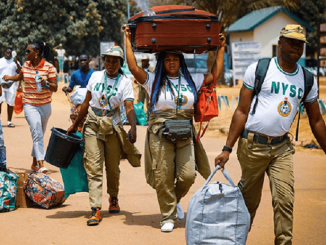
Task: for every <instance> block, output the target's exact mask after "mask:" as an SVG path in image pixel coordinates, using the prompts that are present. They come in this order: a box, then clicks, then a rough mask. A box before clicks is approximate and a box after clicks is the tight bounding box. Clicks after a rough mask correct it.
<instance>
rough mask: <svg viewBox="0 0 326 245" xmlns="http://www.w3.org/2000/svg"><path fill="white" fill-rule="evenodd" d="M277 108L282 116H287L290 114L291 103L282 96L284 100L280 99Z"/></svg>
mask: <svg viewBox="0 0 326 245" xmlns="http://www.w3.org/2000/svg"><path fill="white" fill-rule="evenodd" d="M277 110H278V113H279V114H280V115H281V116H282V117H287V116H288V115H290V113H291V111H292V105H291V104H290V102H288V98H286V97H285V98H284V101H282V102H281V103H280V104H279V105H278V108H277Z"/></svg>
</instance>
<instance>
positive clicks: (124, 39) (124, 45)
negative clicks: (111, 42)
mask: <svg viewBox="0 0 326 245" xmlns="http://www.w3.org/2000/svg"><path fill="white" fill-rule="evenodd" d="M127 10H128V16H127V17H128V20H129V19H130V6H129V0H127ZM123 37H124V38H123V48H124V58H125V59H124V60H125V62H126V60H127V56H126V36H125V33H123Z"/></svg>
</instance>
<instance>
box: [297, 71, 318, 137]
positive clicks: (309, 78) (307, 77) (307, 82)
mask: <svg viewBox="0 0 326 245" xmlns="http://www.w3.org/2000/svg"><path fill="white" fill-rule="evenodd" d="M301 68H302V71H303V78H304V93H303V96H302V98H301V102H300V104H299V112H298V113H299V115H298V123H297V129H296V132H295V141H298V139H299V124H300V114H301V108H302V107H303V103H304V101H305V100H306V98H307V96H308V94H309V92H310V90H311V88H312V86H313V85H314V75H313V74H312V73H311V72H310V71H308V70H307V69H305V68H304V67H301Z"/></svg>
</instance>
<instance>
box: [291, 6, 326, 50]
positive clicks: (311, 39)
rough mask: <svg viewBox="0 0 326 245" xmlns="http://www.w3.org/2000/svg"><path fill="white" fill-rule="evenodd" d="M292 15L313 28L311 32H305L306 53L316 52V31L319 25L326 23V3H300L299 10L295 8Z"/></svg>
mask: <svg viewBox="0 0 326 245" xmlns="http://www.w3.org/2000/svg"><path fill="white" fill-rule="evenodd" d="M294 13H295V14H296V15H297V16H298V17H299V18H301V19H302V20H304V21H305V22H307V23H308V24H309V25H310V26H311V27H313V28H314V31H313V32H307V41H308V44H307V51H308V52H309V51H310V52H312V51H314V50H316V51H317V46H318V36H317V31H318V29H319V24H321V23H326V1H325V0H314V1H305V0H301V1H300V8H297V9H296V10H295V11H294Z"/></svg>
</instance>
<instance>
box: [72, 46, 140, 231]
mask: <svg viewBox="0 0 326 245" xmlns="http://www.w3.org/2000/svg"><path fill="white" fill-rule="evenodd" d="M102 58H103V61H104V66H105V69H104V70H102V71H96V72H94V73H93V74H92V76H91V78H90V80H89V83H88V85H87V94H86V99H85V101H84V102H83V104H82V105H81V109H80V112H79V115H78V116H77V118H76V120H75V121H74V123H73V124H72V125H71V126H70V127H69V129H68V130H67V134H69V133H71V132H76V131H77V128H78V125H79V124H80V122H81V121H82V119H83V118H84V117H85V116H86V115H87V118H86V121H85V124H84V128H83V137H84V140H85V144H84V149H85V153H84V155H85V170H86V172H87V177H88V185H89V202H90V206H91V209H92V213H91V215H90V217H89V219H88V220H87V225H89V226H92V225H98V224H99V223H100V222H101V220H102V218H101V213H100V210H101V208H102V183H103V161H104V163H105V169H106V178H107V193H108V194H109V196H110V197H109V203H110V207H109V212H110V213H119V212H120V206H119V202H118V201H119V200H118V194H119V184H120V183H119V182H120V168H119V164H120V159H121V154H122V153H124V154H127V155H128V157H127V159H128V161H129V162H130V164H131V165H132V166H134V167H139V166H140V153H139V151H138V150H137V149H136V147H135V146H134V144H133V143H135V142H136V136H137V135H136V116H135V112H134V106H133V100H134V94H133V91H132V84H131V81H130V79H128V78H127V76H125V75H124V74H123V72H122V70H121V66H122V65H123V61H124V55H123V51H122V49H121V48H120V47H119V46H115V47H112V48H109V49H108V50H107V51H106V52H105V53H103V54H102ZM122 104H124V105H125V107H126V113H127V117H128V121H129V123H130V126H131V128H130V130H129V133H128V135H127V133H126V132H125V130H124V128H123V125H122V122H121V114H120V109H119V108H120V105H122Z"/></svg>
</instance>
